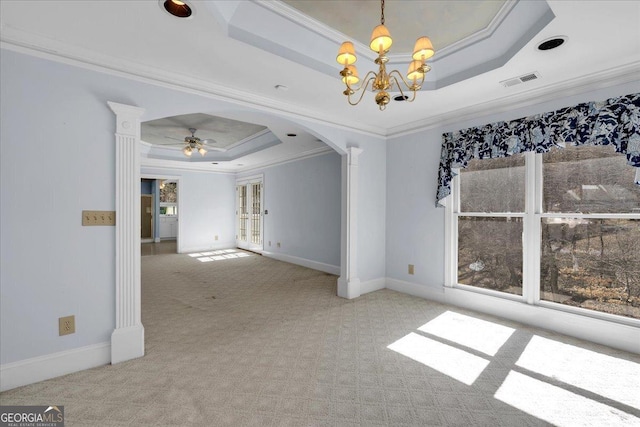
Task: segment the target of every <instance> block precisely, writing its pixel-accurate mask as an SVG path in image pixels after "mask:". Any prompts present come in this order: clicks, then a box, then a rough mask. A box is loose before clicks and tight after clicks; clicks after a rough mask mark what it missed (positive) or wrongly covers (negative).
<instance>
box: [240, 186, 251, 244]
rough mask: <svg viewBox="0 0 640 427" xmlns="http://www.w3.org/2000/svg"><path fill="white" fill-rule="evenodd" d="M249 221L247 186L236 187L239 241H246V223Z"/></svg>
mask: <svg viewBox="0 0 640 427" xmlns="http://www.w3.org/2000/svg"><path fill="white" fill-rule="evenodd" d="M248 220H249V212H248V210H247V186H246V185H240V186H238V221H239V224H238V229H239V230H240V240H241V241H243V242H244V241H246V240H247V222H248Z"/></svg>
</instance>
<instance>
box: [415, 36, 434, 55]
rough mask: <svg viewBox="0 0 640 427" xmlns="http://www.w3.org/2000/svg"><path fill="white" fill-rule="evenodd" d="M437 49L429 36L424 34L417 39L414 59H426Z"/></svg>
mask: <svg viewBox="0 0 640 427" xmlns="http://www.w3.org/2000/svg"><path fill="white" fill-rule="evenodd" d="M434 53H435V51H434V50H433V45H432V44H431V39H429V37H425V36H422V37H420V38H419V39H418V40H416V44H415V46H414V48H413V59H414V60H416V61H426V60H427V59H429V58H431V57H432V56H433V54H434Z"/></svg>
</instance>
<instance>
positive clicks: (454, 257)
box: [444, 170, 460, 288]
mask: <svg viewBox="0 0 640 427" xmlns="http://www.w3.org/2000/svg"><path fill="white" fill-rule="evenodd" d="M454 172H455V173H457V172H458V171H457V170H455V171H454ZM451 188H452V192H451V193H452V194H451V196H450V197H449V200H447V201H446V202H445V209H446V213H445V218H446V220H445V236H449V238H448V239H445V250H444V258H445V260H444V261H445V264H444V265H445V266H446V268H445V273H444V285H445V286H446V287H450V288H452V287H453V286H454V285H456V284H457V283H458V214H459V213H460V177H459V175H456V176H454V178H453V180H452V182H451Z"/></svg>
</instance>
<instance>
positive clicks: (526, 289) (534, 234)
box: [522, 153, 540, 304]
mask: <svg viewBox="0 0 640 427" xmlns="http://www.w3.org/2000/svg"><path fill="white" fill-rule="evenodd" d="M536 157H537V155H536V154H535V153H526V154H525V171H526V172H525V215H524V227H523V231H522V234H523V236H522V251H523V257H522V263H523V266H522V271H523V277H522V297H523V299H524V300H525V301H526V303H527V304H535V303H536V302H537V298H538V293H539V292H538V289H539V286H538V282H539V269H540V262H539V256H538V250H539V249H538V248H539V247H540V228H539V226H537V222H538V221H539V219H538V215H537V213H538V212H539V203H538V202H539V186H538V176H537V175H538V167H537V166H538V162H537V158H536Z"/></svg>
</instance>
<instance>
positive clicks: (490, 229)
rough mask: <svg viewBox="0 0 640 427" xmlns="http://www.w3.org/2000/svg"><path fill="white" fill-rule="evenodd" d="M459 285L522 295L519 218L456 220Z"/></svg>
mask: <svg viewBox="0 0 640 427" xmlns="http://www.w3.org/2000/svg"><path fill="white" fill-rule="evenodd" d="M458 283H462V284H465V285H471V286H477V287H480V288H486V289H493V290H496V291H502V292H507V293H510V294H516V295H522V218H520V217H511V218H488V217H469V216H460V217H458Z"/></svg>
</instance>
